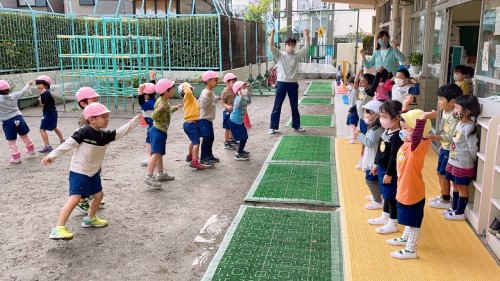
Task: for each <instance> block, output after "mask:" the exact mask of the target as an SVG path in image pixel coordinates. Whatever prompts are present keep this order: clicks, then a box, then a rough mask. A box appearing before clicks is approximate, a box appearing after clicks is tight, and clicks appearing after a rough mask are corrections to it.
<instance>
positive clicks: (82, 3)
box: [79, 0, 95, 6]
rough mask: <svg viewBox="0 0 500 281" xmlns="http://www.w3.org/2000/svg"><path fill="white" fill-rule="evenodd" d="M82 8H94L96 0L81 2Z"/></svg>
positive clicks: (81, 0) (83, 0) (82, 0)
mask: <svg viewBox="0 0 500 281" xmlns="http://www.w3.org/2000/svg"><path fill="white" fill-rule="evenodd" d="M79 1H80V5H81V6H94V4H95V3H94V0H79Z"/></svg>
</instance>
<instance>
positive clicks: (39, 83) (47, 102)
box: [35, 75, 64, 153]
mask: <svg viewBox="0 0 500 281" xmlns="http://www.w3.org/2000/svg"><path fill="white" fill-rule="evenodd" d="M50 83H51V81H50V77H49V76H47V75H41V76H38V78H36V80H35V84H36V87H37V88H38V90H40V104H41V105H42V111H43V117H42V121H41V122H40V135H42V140H43V143H44V146H43V147H42V149H40V150H39V151H38V152H40V153H47V152H51V151H52V149H53V148H52V146H51V145H50V144H49V136H48V135H47V131H54V132H55V133H56V134H57V136H58V137H59V143H63V142H64V139H63V135H62V133H61V130H59V129H58V128H57V109H56V101H55V100H54V97H52V93H51V92H50Z"/></svg>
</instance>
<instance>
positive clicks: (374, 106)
mask: <svg viewBox="0 0 500 281" xmlns="http://www.w3.org/2000/svg"><path fill="white" fill-rule="evenodd" d="M381 105H382V102H380V101H376V100H372V101H370V102H368V103H367V104H365V105H364V106H363V108H364V109H365V114H364V118H363V119H364V122H365V123H366V125H367V126H368V131H367V133H366V135H365V134H363V133H361V134H359V132H360V131H359V130H358V131H357V134H358V139H359V141H360V142H361V143H362V144H363V145H364V146H365V150H364V152H363V159H362V160H363V161H362V168H363V170H364V171H365V181H366V184H367V185H368V188H369V189H370V192H371V195H372V197H373V201H372V202H371V203H368V204H366V205H365V208H367V209H368V210H375V209H382V207H383V204H382V198H381V196H380V188H379V186H378V178H377V175H376V174H373V173H372V172H371V170H372V168H373V167H375V166H374V161H375V154H376V153H377V145H378V140H379V139H380V135H382V131H383V129H382V127H381V126H380V120H379V113H380V106H381Z"/></svg>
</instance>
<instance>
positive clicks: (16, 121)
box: [2, 115, 30, 140]
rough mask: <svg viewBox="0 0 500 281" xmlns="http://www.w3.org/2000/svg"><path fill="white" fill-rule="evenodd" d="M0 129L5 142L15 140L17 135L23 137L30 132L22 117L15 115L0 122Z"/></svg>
mask: <svg viewBox="0 0 500 281" xmlns="http://www.w3.org/2000/svg"><path fill="white" fill-rule="evenodd" d="M2 129H3V132H4V133H5V139H6V140H16V139H17V134H19V135H20V136H24V135H26V134H28V133H29V132H30V128H29V127H28V124H26V121H24V118H23V116H22V115H17V116H15V117H12V118H10V119H7V120H5V121H3V122H2Z"/></svg>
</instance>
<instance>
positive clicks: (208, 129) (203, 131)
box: [198, 119, 214, 138]
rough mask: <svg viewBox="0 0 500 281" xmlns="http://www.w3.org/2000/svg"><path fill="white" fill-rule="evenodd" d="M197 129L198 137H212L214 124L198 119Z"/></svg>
mask: <svg viewBox="0 0 500 281" xmlns="http://www.w3.org/2000/svg"><path fill="white" fill-rule="evenodd" d="M198 128H200V137H202V138H207V137H214V124H213V123H212V121H210V120H207V119H200V121H198Z"/></svg>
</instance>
